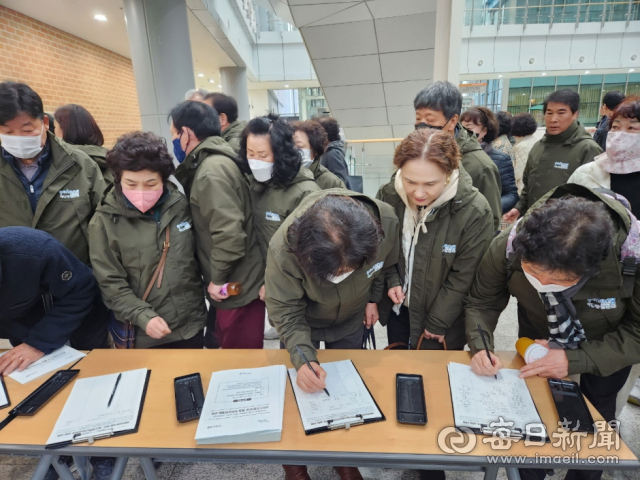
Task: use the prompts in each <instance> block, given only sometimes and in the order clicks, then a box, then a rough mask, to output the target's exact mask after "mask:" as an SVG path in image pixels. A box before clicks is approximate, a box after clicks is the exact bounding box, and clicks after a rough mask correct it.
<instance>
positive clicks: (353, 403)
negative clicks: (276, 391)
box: [289, 360, 383, 432]
mask: <svg viewBox="0 0 640 480" xmlns="http://www.w3.org/2000/svg"><path fill="white" fill-rule="evenodd" d="M302 368H308V367H307V366H306V365H303V366H302ZM322 368H323V369H324V371H325V372H327V378H326V379H325V383H326V385H327V390H328V392H329V395H327V394H326V393H325V392H324V390H320V391H318V392H315V393H306V392H304V391H303V390H302V389H301V388H300V387H298V385H297V384H296V378H297V372H296V370H295V369H294V368H290V369H289V377H290V378H291V385H292V386H293V392H294V393H295V396H296V402H297V403H298V410H299V411H300V417H301V418H302V425H303V426H304V430H305V432H309V431H311V430H316V429H322V428H328V427H331V426H334V427H335V426H336V425H341V424H345V423H349V422H351V421H353V422H357V421H358V420H363V421H364V420H379V419H382V418H383V415H382V413H381V412H380V410H379V409H378V407H377V405H376V402H375V401H374V399H373V397H372V396H371V394H370V393H369V390H367V387H366V385H365V384H364V382H363V381H362V377H360V374H359V373H358V371H357V370H356V367H355V366H354V365H353V362H352V361H351V360H342V361H339V362H328V363H323V364H322Z"/></svg>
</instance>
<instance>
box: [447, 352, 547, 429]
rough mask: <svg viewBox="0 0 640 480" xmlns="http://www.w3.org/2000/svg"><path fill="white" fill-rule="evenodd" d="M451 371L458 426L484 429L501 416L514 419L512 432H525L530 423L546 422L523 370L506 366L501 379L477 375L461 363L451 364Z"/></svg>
mask: <svg viewBox="0 0 640 480" xmlns="http://www.w3.org/2000/svg"><path fill="white" fill-rule="evenodd" d="M448 370H449V385H450V387H451V401H452V402H453V415H454V422H455V426H456V427H467V428H471V429H478V430H481V431H482V430H483V429H484V428H491V427H490V425H491V423H494V424H495V423H496V422H499V420H500V417H502V418H503V419H504V421H505V422H513V425H512V426H511V427H509V428H510V430H511V431H514V430H515V429H518V430H519V431H520V432H525V431H526V426H527V425H532V424H536V425H540V424H542V420H541V419H540V415H538V411H537V410H536V406H535V403H533V398H531V393H530V392H529V388H528V387H527V383H526V382H525V381H524V379H522V378H520V377H519V375H520V370H514V369H508V368H503V369H501V370H500V371H499V372H498V379H497V380H496V379H495V378H494V377H493V376H484V375H476V374H475V373H473V371H472V370H471V367H470V366H469V365H463V364H461V363H449V366H448ZM538 431H539V430H538Z"/></svg>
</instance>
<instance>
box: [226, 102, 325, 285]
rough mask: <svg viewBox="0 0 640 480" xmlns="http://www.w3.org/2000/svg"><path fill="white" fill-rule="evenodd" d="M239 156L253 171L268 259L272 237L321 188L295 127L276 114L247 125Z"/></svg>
mask: <svg viewBox="0 0 640 480" xmlns="http://www.w3.org/2000/svg"><path fill="white" fill-rule="evenodd" d="M238 157H239V159H240V162H241V163H244V164H246V165H247V166H248V168H250V169H251V174H249V175H248V178H249V185H250V190H251V202H252V205H253V222H254V226H255V229H256V232H257V234H258V242H259V244H260V250H261V251H262V254H263V255H264V257H265V258H266V255H267V248H268V246H269V241H270V240H271V237H273V234H274V233H276V231H277V230H278V228H279V227H280V225H282V223H283V222H284V221H285V220H286V218H287V217H288V216H289V214H290V213H291V212H293V211H294V210H295V208H296V207H297V206H298V204H299V203H300V201H301V200H302V199H303V198H304V197H306V196H307V195H308V194H310V193H311V192H317V191H319V190H320V188H319V187H318V185H317V184H316V182H315V180H314V179H313V175H312V174H311V172H309V170H307V169H306V168H305V167H303V166H302V157H301V155H300V151H299V150H298V149H297V148H296V146H295V144H294V142H293V127H292V126H291V125H289V124H288V123H287V122H285V121H284V120H283V119H282V118H280V117H279V116H278V115H276V114H273V113H270V114H269V115H266V116H264V117H257V118H254V119H253V120H251V121H250V122H249V123H248V124H247V126H246V127H245V129H244V131H243V132H242V139H241V140H240V153H239V154H238ZM261 297H264V290H262V291H261Z"/></svg>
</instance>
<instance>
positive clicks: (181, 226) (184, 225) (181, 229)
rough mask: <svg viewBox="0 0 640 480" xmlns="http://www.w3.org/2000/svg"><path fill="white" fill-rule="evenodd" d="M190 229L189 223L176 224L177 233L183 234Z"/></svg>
mask: <svg viewBox="0 0 640 480" xmlns="http://www.w3.org/2000/svg"><path fill="white" fill-rule="evenodd" d="M190 228H191V224H190V223H189V222H182V223H179V224H178V231H179V232H184V231H186V230H189V229H190Z"/></svg>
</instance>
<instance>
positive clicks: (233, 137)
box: [204, 93, 247, 154]
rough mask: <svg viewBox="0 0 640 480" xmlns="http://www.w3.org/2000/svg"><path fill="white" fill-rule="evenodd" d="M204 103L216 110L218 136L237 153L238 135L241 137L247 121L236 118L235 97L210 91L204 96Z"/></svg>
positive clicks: (238, 148) (238, 145)
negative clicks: (218, 123)
mask: <svg viewBox="0 0 640 480" xmlns="http://www.w3.org/2000/svg"><path fill="white" fill-rule="evenodd" d="M204 103H206V104H207V105H209V106H211V107H213V109H214V110H215V111H216V112H218V117H219V118H220V131H221V135H220V136H221V137H222V138H223V139H224V140H226V141H227V143H228V144H229V145H230V146H231V148H233V151H234V152H236V154H237V153H238V152H239V151H240V137H242V131H243V130H244V127H246V126H247V122H245V121H244V120H238V103H237V102H236V99H235V98H233V97H231V96H229V95H225V94H224V93H210V94H208V95H207V96H206V97H204Z"/></svg>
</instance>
